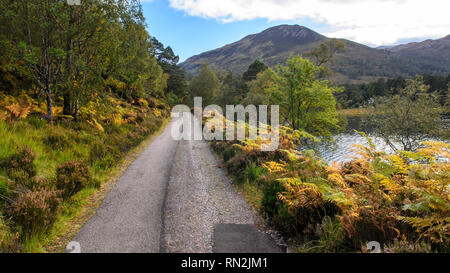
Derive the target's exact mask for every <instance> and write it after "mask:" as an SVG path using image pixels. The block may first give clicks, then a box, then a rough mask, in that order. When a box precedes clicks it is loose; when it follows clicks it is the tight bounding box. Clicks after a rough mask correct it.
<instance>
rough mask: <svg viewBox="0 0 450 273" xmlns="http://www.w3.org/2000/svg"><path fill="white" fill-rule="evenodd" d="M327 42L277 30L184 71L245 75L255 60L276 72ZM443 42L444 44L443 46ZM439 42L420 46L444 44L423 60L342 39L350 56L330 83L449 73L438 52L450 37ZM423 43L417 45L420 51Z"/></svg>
mask: <svg viewBox="0 0 450 273" xmlns="http://www.w3.org/2000/svg"><path fill="white" fill-rule="evenodd" d="M329 39H330V38H328V37H326V36H324V35H322V34H320V33H317V32H315V31H313V30H311V29H309V28H307V27H304V26H299V25H279V26H274V27H271V28H268V29H266V30H263V31H262V32H260V33H256V34H250V35H247V36H245V37H244V38H242V39H241V40H239V41H236V42H234V43H230V44H227V45H225V46H223V47H220V48H217V49H213V50H209V51H206V52H203V53H201V54H197V55H194V56H192V57H190V58H188V59H187V60H186V61H184V62H183V63H181V64H180V66H181V67H183V68H185V69H186V70H187V71H189V72H191V73H194V74H195V73H196V72H197V71H198V69H199V67H200V66H201V65H202V64H203V63H208V64H209V65H210V66H211V67H212V68H213V69H221V70H230V71H232V72H233V73H234V74H242V73H243V72H244V71H245V70H246V69H247V67H248V66H249V65H250V64H251V63H252V62H253V61H254V60H256V59H259V60H260V61H262V62H264V63H265V64H267V65H268V66H269V67H272V68H273V67H275V66H276V65H277V64H284V63H285V61H286V60H287V59H288V58H289V56H291V55H296V54H304V53H306V52H308V51H310V50H312V49H314V48H316V47H317V46H319V45H320V43H323V42H326V41H328V40H329ZM441 39H443V40H442V41H440V40H441ZM441 39H437V40H426V41H423V42H420V43H424V42H426V43H431V44H434V43H433V41H438V43H441V44H443V45H442V46H441V47H437V48H435V47H433V46H428V47H429V48H432V49H433V50H432V51H430V52H424V53H421V54H417V52H414V50H415V51H417V50H419V49H415V48H416V47H417V45H416V47H413V46H409V47H408V50H405V49H402V48H400V49H399V48H398V46H393V47H388V48H386V47H384V48H381V49H380V48H378V49H377V48H372V47H369V46H366V45H363V44H359V43H356V42H353V41H350V40H345V39H339V40H342V41H345V42H346V44H347V50H346V51H345V52H338V53H336V61H335V62H334V63H333V64H331V65H330V68H331V70H332V71H333V72H334V77H333V78H332V80H333V81H335V82H336V83H350V82H352V83H355V82H367V81H370V80H373V79H375V78H379V77H397V76H413V75H415V74H422V73H429V74H446V73H450V56H449V58H448V59H447V58H444V59H442V58H439V57H441V56H442V53H440V50H446V49H447V42H446V41H447V39H448V40H449V41H450V35H448V36H446V37H444V38H441ZM420 43H416V44H419V48H420ZM399 46H402V45H399ZM449 48H450V47H449ZM419 51H420V50H419ZM409 52H412V53H409ZM449 52H450V50H449ZM416 55H417V56H416Z"/></svg>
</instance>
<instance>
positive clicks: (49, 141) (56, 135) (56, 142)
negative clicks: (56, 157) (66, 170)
mask: <svg viewBox="0 0 450 273" xmlns="http://www.w3.org/2000/svg"><path fill="white" fill-rule="evenodd" d="M42 141H43V142H44V144H45V145H47V146H48V147H49V148H52V149H57V150H62V149H65V148H67V147H70V145H71V143H70V139H69V137H68V136H67V134H66V133H65V132H61V130H56V129H54V130H50V131H49V133H48V135H46V136H45V137H44V138H43V140H42Z"/></svg>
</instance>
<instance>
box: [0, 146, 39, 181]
mask: <svg viewBox="0 0 450 273" xmlns="http://www.w3.org/2000/svg"><path fill="white" fill-rule="evenodd" d="M35 158H36V155H35V154H34V153H33V151H32V150H31V148H30V147H28V146H25V147H23V148H22V149H20V150H18V151H16V152H15V153H14V154H12V155H11V156H9V157H7V158H5V159H3V160H1V162H0V167H1V168H2V169H4V170H6V173H7V175H8V176H9V177H10V178H11V179H14V180H16V179H17V180H18V181H19V182H23V181H25V180H27V179H31V178H32V177H34V176H35V175H36V167H35V166H34V164H33V161H34V159H35Z"/></svg>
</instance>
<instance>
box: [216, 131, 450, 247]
mask: <svg viewBox="0 0 450 273" xmlns="http://www.w3.org/2000/svg"><path fill="white" fill-rule="evenodd" d="M292 133H293V132H292V131H289V130H283V129H282V130H281V131H280V139H281V143H282V145H280V149H279V150H277V151H275V152H261V151H260V150H259V148H260V146H259V144H258V141H251V140H246V141H230V142H227V144H224V143H220V142H214V141H213V142H212V146H213V148H214V149H215V150H216V151H217V152H218V153H219V154H221V155H226V154H227V151H229V150H230V149H233V150H234V151H237V152H234V153H233V156H232V157H230V156H229V155H228V156H227V160H226V162H225V166H227V167H228V169H229V170H232V173H233V174H234V175H235V176H236V177H237V178H238V180H239V179H242V177H244V176H240V175H239V173H245V170H246V168H248V166H249V165H250V164H254V163H256V164H257V165H258V166H261V167H263V168H264V169H266V172H263V173H261V174H259V177H258V179H257V180H256V183H258V184H259V186H260V188H261V189H262V191H263V198H262V200H261V210H262V212H263V213H264V214H265V215H266V216H267V218H268V220H270V222H271V223H272V224H273V225H274V226H276V227H277V228H278V229H279V230H280V231H281V232H283V233H284V234H285V235H287V236H288V237H291V238H293V239H294V240H295V241H296V242H297V245H298V246H299V251H328V252H330V251H332V252H336V251H345V252H348V251H366V249H365V247H366V244H367V242H369V241H378V242H380V243H381V244H382V245H384V246H385V247H386V251H387V252H396V251H399V252H402V251H408V249H409V250H410V251H411V252H413V251H416V252H417V251H444V252H445V251H449V239H450V237H449V236H450V200H449V184H450V164H449V161H450V144H448V143H442V142H436V141H428V142H423V143H422V146H421V148H419V149H417V150H416V151H414V152H410V151H409V152H406V151H398V152H397V153H395V154H387V153H384V152H380V151H377V149H376V147H375V145H374V144H373V143H372V141H371V139H370V138H368V137H367V140H368V142H369V145H368V146H367V147H366V146H362V145H355V150H356V151H357V153H358V156H357V157H355V158H354V159H353V160H351V161H349V162H346V163H344V164H336V163H332V164H331V165H330V164H327V163H326V162H325V161H324V160H322V159H321V158H319V157H317V156H315V154H314V152H312V151H303V152H298V151H297V150H296V148H295V147H296V145H301V139H302V138H301V137H300V138H299V137H295V136H293V134H292ZM277 153H280V154H282V156H276V157H275V156H274V155H275V154H277ZM237 162H238V163H239V164H237ZM239 177H241V178H239Z"/></svg>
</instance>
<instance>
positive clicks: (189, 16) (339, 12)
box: [141, 0, 450, 61]
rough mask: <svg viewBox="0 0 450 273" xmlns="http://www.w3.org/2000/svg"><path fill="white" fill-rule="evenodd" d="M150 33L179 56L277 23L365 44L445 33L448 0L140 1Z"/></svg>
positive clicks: (449, 19)
mask: <svg viewBox="0 0 450 273" xmlns="http://www.w3.org/2000/svg"><path fill="white" fill-rule="evenodd" d="M141 2H142V5H143V9H144V15H145V17H146V20H147V24H148V30H149V33H150V35H152V36H155V37H156V38H157V39H158V40H160V41H161V42H162V43H163V44H164V45H166V46H167V45H170V46H171V47H172V48H173V50H174V52H175V53H176V54H177V55H179V56H180V61H184V60H186V59H187V58H189V57H191V56H193V55H196V54H200V53H202V52H205V51H208V50H212V49H215V48H218V47H221V46H224V45H226V44H229V43H232V42H235V41H238V40H240V39H242V38H243V37H245V36H247V35H249V34H254V33H258V32H261V31H263V30H265V29H267V28H269V27H271V26H276V25H280V24H299V25H303V26H306V27H308V28H310V29H312V30H314V31H317V32H319V33H321V34H323V35H326V36H328V37H335V38H345V39H349V40H352V41H355V42H359V43H363V44H366V45H369V46H379V45H394V44H399V43H405V42H410V41H421V40H425V39H428V38H441V37H444V36H446V35H448V34H450V16H448V10H450V1H448V0H427V1H423V0H141Z"/></svg>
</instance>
